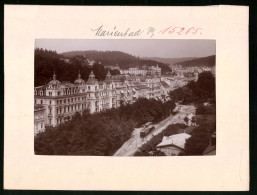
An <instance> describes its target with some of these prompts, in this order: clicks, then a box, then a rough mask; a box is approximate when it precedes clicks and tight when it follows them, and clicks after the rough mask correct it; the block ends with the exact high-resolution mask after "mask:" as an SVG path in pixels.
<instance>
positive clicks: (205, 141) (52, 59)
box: [34, 26, 216, 156]
mask: <svg viewBox="0 0 257 195" xmlns="http://www.w3.org/2000/svg"><path fill="white" fill-rule="evenodd" d="M101 28H102V26H101V27H100V28H98V30H97V31H99V32H96V35H98V34H99V33H100V35H101V33H103V32H102V31H100V29H101ZM94 31H95V30H94ZM140 31H141V32H143V31H142V30H139V31H138V32H140ZM168 31H169V30H168ZM116 33H117V36H118V37H123V36H126V34H128V35H130V33H129V31H128V30H127V31H126V32H125V33H123V32H118V31H112V32H109V31H107V34H106V35H115V34H116ZM119 33H120V34H119ZM131 33H132V32H131ZM162 33H164V32H162ZM168 33H170V32H168ZM106 35H104V36H106ZM137 36H140V34H138V35H137ZM215 54H216V42H215V40H199V39H198V40H195V39H181V40H178V39H145V40H144V39H136V40H135V39H101V40H99V39H82V40H81V39H79V40H74V39H65V40H60V39H58V40H56V39H54V40H52V39H51V40H49V39H38V40H36V43H35V63H34V69H35V79H34V85H35V89H34V93H35V94H34V95H35V98H34V126H35V127H34V134H35V141H34V144H35V145H34V150H35V154H38V155H87V156H90V155H94V156H178V155H180V156H181V155H187V156H188V155H200V156H201V155H215V154H216V96H215V58H216V55H215Z"/></svg>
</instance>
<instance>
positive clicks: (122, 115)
mask: <svg viewBox="0 0 257 195" xmlns="http://www.w3.org/2000/svg"><path fill="white" fill-rule="evenodd" d="M174 107H175V105H174V104H172V103H171V102H170V101H169V102H166V103H162V102H161V101H157V100H154V99H150V100H148V99H139V100H138V101H136V102H135V103H134V104H130V105H123V106H121V107H119V108H115V109H114V108H113V109H110V110H107V111H105V112H101V113H95V114H89V113H88V111H84V113H83V114H82V116H81V115H80V114H79V113H77V114H76V115H75V116H74V117H73V118H72V119H71V120H70V121H68V122H66V123H64V124H61V125H59V126H57V127H54V128H47V129H46V130H45V132H42V133H39V134H37V135H36V137H35V143H34V144H35V153H36V154H41V155H42V154H44V155H51V154H52V155H113V153H114V152H115V151H116V150H117V149H118V148H119V147H121V145H122V144H123V143H124V142H125V141H126V140H127V139H129V137H130V135H131V133H132V131H133V130H134V128H135V127H136V126H139V125H141V124H143V123H146V122H148V121H154V122H158V121H160V120H162V119H163V118H165V117H166V116H167V115H169V112H170V109H174Z"/></svg>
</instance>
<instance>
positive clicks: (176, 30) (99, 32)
mask: <svg viewBox="0 0 257 195" xmlns="http://www.w3.org/2000/svg"><path fill="white" fill-rule="evenodd" d="M91 31H92V32H94V34H95V36H99V37H139V36H141V35H145V36H148V37H150V38H153V37H154V36H155V35H156V34H159V35H174V36H176V35H178V36H180V35H201V34H202V33H203V29H202V28H199V27H179V26H169V27H167V28H164V29H162V30H160V29H158V28H156V27H152V26H151V27H148V28H146V29H141V28H139V29H132V28H130V27H129V28H126V29H125V30H120V29H118V28H117V27H116V26H114V27H113V28H112V29H106V28H104V26H103V25H101V26H99V27H97V28H91ZM156 32H157V33H156Z"/></svg>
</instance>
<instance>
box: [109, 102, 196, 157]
mask: <svg viewBox="0 0 257 195" xmlns="http://www.w3.org/2000/svg"><path fill="white" fill-rule="evenodd" d="M176 109H177V110H178V112H177V113H176V114H175V115H171V116H169V117H167V118H166V119H164V120H163V121H161V122H159V123H157V124H155V130H154V131H153V132H152V133H150V134H149V135H147V136H146V137H145V139H144V140H143V139H141V138H140V131H141V129H142V128H135V129H134V131H133V132H132V134H131V137H130V139H129V140H128V141H126V142H125V143H124V144H123V145H122V146H121V147H120V148H119V149H118V150H117V151H116V152H115V154H114V156H133V155H134V153H135V152H136V151H137V149H138V148H139V147H140V146H141V145H143V144H144V143H146V142H148V141H149V140H150V139H151V138H152V137H153V136H155V135H157V134H159V133H161V132H162V131H163V130H164V129H166V128H167V127H168V126H169V125H170V124H176V123H182V124H184V123H185V121H184V118H185V116H187V115H188V114H189V113H193V112H194V110H195V108H194V106H190V105H178V106H177V107H176Z"/></svg>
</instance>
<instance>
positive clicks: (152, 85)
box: [34, 71, 172, 133]
mask: <svg viewBox="0 0 257 195" xmlns="http://www.w3.org/2000/svg"><path fill="white" fill-rule="evenodd" d="M171 89H172V87H171V85H170V84H169V83H167V82H165V81H161V76H160V75H158V74H155V75H152V74H151V72H147V75H146V76H127V75H116V76H111V74H110V72H109V71H108V73H107V75H106V79H105V80H103V81H98V80H97V79H95V75H94V73H93V72H91V73H90V75H89V79H88V80H87V81H84V80H83V79H82V78H81V75H80V73H79V74H78V78H77V79H76V80H75V81H74V83H70V82H60V81H59V80H57V79H56V75H55V73H54V75H53V79H52V80H51V81H50V82H49V83H48V84H46V85H43V86H39V87H35V89H34V98H35V102H34V103H35V109H34V112H35V120H34V121H35V133H37V132H39V131H42V130H44V129H45V126H56V125H59V124H61V123H63V122H66V121H68V120H70V119H71V117H72V116H73V115H74V114H76V112H79V113H81V114H82V113H83V111H84V110H86V109H87V110H89V111H90V113H94V112H100V111H103V110H106V109H110V108H116V107H119V106H120V105H121V104H130V103H133V102H135V100H136V99H138V98H140V97H144V98H148V99H149V98H154V99H157V100H162V101H166V100H167V95H168V92H169V90H171ZM39 116H40V117H39ZM41 124H42V125H41Z"/></svg>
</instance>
